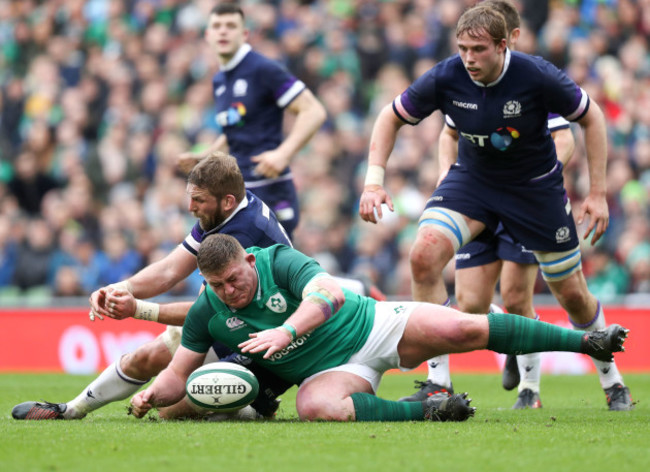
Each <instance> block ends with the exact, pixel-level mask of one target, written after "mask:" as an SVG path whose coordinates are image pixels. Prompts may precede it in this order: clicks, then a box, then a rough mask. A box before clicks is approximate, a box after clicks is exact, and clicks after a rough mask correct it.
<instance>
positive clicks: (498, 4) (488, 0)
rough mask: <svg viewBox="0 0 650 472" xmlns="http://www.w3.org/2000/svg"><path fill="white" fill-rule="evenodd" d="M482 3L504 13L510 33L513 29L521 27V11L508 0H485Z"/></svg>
mask: <svg viewBox="0 0 650 472" xmlns="http://www.w3.org/2000/svg"><path fill="white" fill-rule="evenodd" d="M481 5H485V6H487V7H490V8H494V9H495V10H496V11H498V12H499V13H501V14H502V15H503V18H504V19H505V20H506V28H507V29H508V33H512V31H513V30H515V29H517V28H520V27H521V17H520V16H519V11H517V8H516V7H515V6H514V5H513V4H512V3H510V2H509V1H508V0H485V1H484V2H483V3H481Z"/></svg>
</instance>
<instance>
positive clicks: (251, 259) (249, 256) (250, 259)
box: [244, 253, 257, 267]
mask: <svg viewBox="0 0 650 472" xmlns="http://www.w3.org/2000/svg"><path fill="white" fill-rule="evenodd" d="M244 259H245V260H246V262H248V264H250V266H251V267H255V261H256V260H257V259H255V254H250V253H246V257H245V258H244Z"/></svg>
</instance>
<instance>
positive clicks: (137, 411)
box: [131, 388, 153, 418]
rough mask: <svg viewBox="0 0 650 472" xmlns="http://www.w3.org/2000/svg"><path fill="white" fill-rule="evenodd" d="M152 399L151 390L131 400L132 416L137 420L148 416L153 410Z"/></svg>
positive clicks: (139, 393) (144, 391)
mask: <svg viewBox="0 0 650 472" xmlns="http://www.w3.org/2000/svg"><path fill="white" fill-rule="evenodd" d="M152 397H153V392H151V389H150V388H148V389H146V390H143V391H141V392H138V393H136V394H135V395H134V396H133V398H131V414H132V415H133V416H135V417H136V418H142V417H143V416H144V415H146V414H147V413H148V412H149V410H151V409H152V408H153V404H152V402H151V400H152Z"/></svg>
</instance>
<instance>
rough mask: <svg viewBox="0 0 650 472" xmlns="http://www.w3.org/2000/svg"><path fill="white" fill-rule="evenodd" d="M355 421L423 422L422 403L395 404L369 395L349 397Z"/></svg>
mask: <svg viewBox="0 0 650 472" xmlns="http://www.w3.org/2000/svg"><path fill="white" fill-rule="evenodd" d="M350 397H351V398H352V402H353V403H354V413H355V415H356V418H357V421H410V420H423V419H424V411H423V410H424V409H423V407H422V402H396V401H392V400H384V399H382V398H378V397H376V396H375V395H370V394H369V393H353V394H352V395H350Z"/></svg>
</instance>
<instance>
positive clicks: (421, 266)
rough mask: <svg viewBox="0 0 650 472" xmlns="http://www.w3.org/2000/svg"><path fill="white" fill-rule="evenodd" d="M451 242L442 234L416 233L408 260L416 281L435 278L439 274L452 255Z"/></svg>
mask: <svg viewBox="0 0 650 472" xmlns="http://www.w3.org/2000/svg"><path fill="white" fill-rule="evenodd" d="M450 249H451V244H450V243H449V241H447V240H446V239H445V238H444V236H440V235H435V234H431V233H426V234H421V235H418V238H417V240H416V241H415V243H414V244H413V246H412V247H411V251H410V253H409V262H410V264H411V273H412V275H413V278H414V279H415V280H416V281H424V280H429V279H435V278H436V277H438V276H440V274H441V273H442V270H443V269H444V267H445V265H447V262H449V260H450V259H451V257H452V256H453V250H450Z"/></svg>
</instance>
